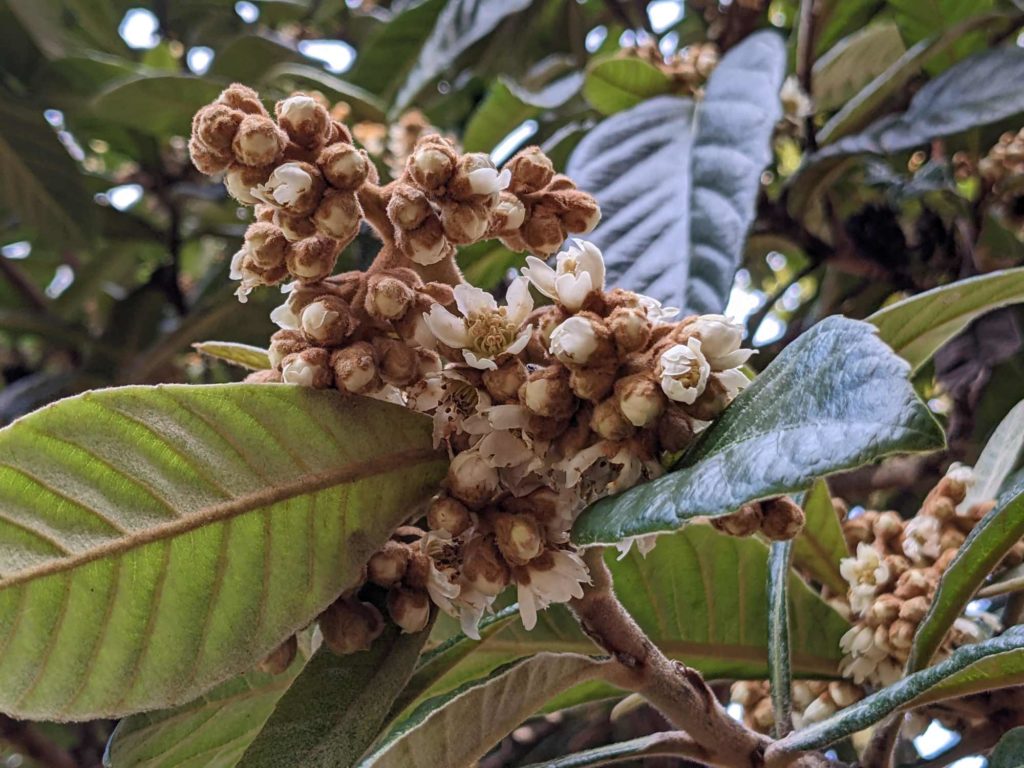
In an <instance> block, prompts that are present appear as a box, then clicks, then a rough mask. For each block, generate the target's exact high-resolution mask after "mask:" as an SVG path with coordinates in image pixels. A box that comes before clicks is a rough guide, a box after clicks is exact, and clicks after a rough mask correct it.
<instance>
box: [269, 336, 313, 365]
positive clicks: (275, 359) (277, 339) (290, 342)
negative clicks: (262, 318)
mask: <svg viewBox="0 0 1024 768" xmlns="http://www.w3.org/2000/svg"><path fill="white" fill-rule="evenodd" d="M308 348H309V342H308V341H306V337H305V336H303V334H302V332H301V331H292V330H281V331H277V332H276V333H275V334H274V335H273V336H271V337H270V346H269V348H268V349H267V357H269V358H270V364H271V365H272V366H274V367H275V368H278V367H280V365H281V361H282V360H284V358H285V357H287V356H288V355H291V354H295V353H296V352H301V351H302V350H304V349H308Z"/></svg>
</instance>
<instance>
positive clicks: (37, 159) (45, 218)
mask: <svg viewBox="0 0 1024 768" xmlns="http://www.w3.org/2000/svg"><path fill="white" fill-rule="evenodd" d="M0 191H2V194H3V205H4V207H6V208H8V209H10V210H12V211H15V212H17V214H18V216H19V217H20V219H21V222H22V224H23V225H24V226H25V227H26V228H28V229H30V230H31V231H32V232H33V233H34V234H36V235H38V236H39V237H41V238H44V239H47V240H51V241H53V242H55V243H57V244H59V245H60V246H61V247H63V248H66V247H68V245H69V244H75V245H79V246H81V245H85V242H84V241H85V240H86V239H87V238H88V237H91V236H92V235H93V234H94V232H95V229H96V226H95V224H96V206H95V205H94V204H93V202H92V198H91V196H90V195H89V193H88V191H87V190H86V188H85V184H84V183H83V181H82V175H81V174H80V173H79V170H78V167H77V166H76V164H75V161H74V160H72V158H71V156H70V155H69V154H68V151H67V150H66V149H65V148H64V147H63V146H62V145H61V143H60V141H58V139H57V135H56V133H54V131H53V129H52V128H50V126H49V124H47V122H46V120H44V119H43V111H42V109H28V108H27V107H24V106H21V105H18V104H14V103H12V102H10V101H8V100H7V99H6V98H3V97H2V96H0Z"/></svg>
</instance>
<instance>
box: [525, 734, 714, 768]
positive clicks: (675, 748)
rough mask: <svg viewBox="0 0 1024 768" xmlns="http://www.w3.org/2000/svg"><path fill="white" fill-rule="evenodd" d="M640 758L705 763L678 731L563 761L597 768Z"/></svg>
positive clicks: (702, 755) (699, 750)
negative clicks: (681, 759) (664, 758)
mask: <svg viewBox="0 0 1024 768" xmlns="http://www.w3.org/2000/svg"><path fill="white" fill-rule="evenodd" d="M616 752H617V754H616ZM644 757H677V758H683V759H686V760H694V761H697V762H698V763H703V761H705V760H707V759H708V757H707V750H705V749H704V748H703V747H701V746H700V745H699V744H696V743H694V741H693V739H691V738H690V737H689V736H687V735H686V734H685V733H683V732H682V731H666V732H665V733H655V734H652V735H650V736H641V737H640V738H638V739H631V740H630V741H623V742H620V743H618V744H609V745H605V746H603V747H597V748H595V749H588V750H586V751H584V752H577V753H576V754H575V755H571V756H570V757H569V758H567V760H571V761H572V765H573V766H586V767H587V768H598V766H603V765H615V764H616V763H623V762H632V761H634V760H639V759H640V758H644ZM560 763H561V761H560V760H557V759H556V760H553V761H548V762H545V763H534V764H532V765H528V766H525V768H541V766H550V767H551V768H558V766H559V765H560Z"/></svg>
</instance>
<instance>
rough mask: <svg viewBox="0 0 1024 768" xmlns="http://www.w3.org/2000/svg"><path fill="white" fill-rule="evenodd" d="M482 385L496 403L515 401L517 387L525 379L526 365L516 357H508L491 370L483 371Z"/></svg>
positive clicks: (517, 391)
mask: <svg viewBox="0 0 1024 768" xmlns="http://www.w3.org/2000/svg"><path fill="white" fill-rule="evenodd" d="M482 378H483V382H484V387H485V388H486V389H487V392H488V394H490V396H491V397H492V398H494V400H495V401H496V402H498V403H512V402H516V399H517V397H518V393H519V388H520V387H521V386H522V385H523V384H524V383H525V381H526V366H525V365H523V362H522V361H521V360H520V359H519V358H517V357H509V358H508V359H507V360H505V362H503V363H501V365H499V366H498V367H497V368H495V369H493V370H487V371H484V373H483V377H482Z"/></svg>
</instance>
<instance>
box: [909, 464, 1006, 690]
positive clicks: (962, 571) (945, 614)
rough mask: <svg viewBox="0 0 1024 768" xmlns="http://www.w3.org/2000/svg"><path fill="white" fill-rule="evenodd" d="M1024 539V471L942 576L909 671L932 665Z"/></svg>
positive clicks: (977, 527)
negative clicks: (972, 603) (959, 619)
mask: <svg viewBox="0 0 1024 768" xmlns="http://www.w3.org/2000/svg"><path fill="white" fill-rule="evenodd" d="M1022 536H1024V472H1019V473H1018V474H1017V475H1015V476H1014V477H1013V478H1011V479H1010V481H1009V482H1008V483H1007V488H1006V490H1005V491H1004V492H1003V493H1002V494H1000V496H999V499H998V501H997V503H996V506H995V508H994V509H993V510H992V511H991V512H989V513H988V514H987V515H985V517H983V518H982V519H981V522H979V523H978V524H977V525H976V526H975V527H974V530H972V531H971V533H970V534H969V535H968V537H967V540H966V541H965V542H964V543H963V544H962V545H961V546H960V549H959V550H957V553H956V557H955V558H953V562H952V563H950V564H949V567H948V568H947V569H946V571H945V572H944V573H943V574H942V580H941V581H940V582H939V590H938V592H936V593H935V597H934V599H933V600H932V604H931V607H930V608H929V609H928V613H927V615H926V616H925V617H924V619H923V620H922V621H921V625H920V626H919V627H918V629H917V634H916V635H915V636H914V645H913V647H912V648H911V650H910V660H909V661H908V662H907V670H908V671H910V672H916V671H917V670H919V669H923V668H924V667H925V666H927V665H928V663H929V662H930V661H931V658H932V656H934V655H935V651H936V650H938V648H939V645H940V644H941V643H942V639H943V638H944V637H945V636H946V632H948V631H949V628H950V627H951V626H952V625H953V622H954V621H955V620H956V618H957V617H958V616H959V615H960V614H961V613H962V612H963V610H964V608H965V607H966V606H967V603H968V602H970V600H971V598H972V597H973V596H974V593H975V592H976V591H977V590H978V588H979V587H980V586H981V585H982V584H983V583H984V582H985V578H986V577H987V576H988V575H989V574H990V573H991V572H992V569H993V568H995V567H996V566H997V565H999V563H1000V562H1001V561H1002V559H1003V558H1004V557H1005V556H1006V554H1007V552H1009V551H1010V550H1011V549H1012V548H1013V546H1014V544H1016V543H1017V542H1018V541H1020V540H1021V537H1022Z"/></svg>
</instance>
